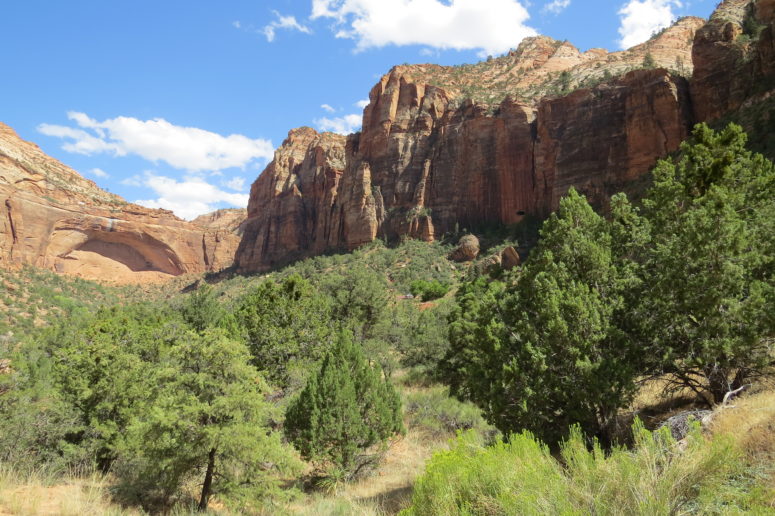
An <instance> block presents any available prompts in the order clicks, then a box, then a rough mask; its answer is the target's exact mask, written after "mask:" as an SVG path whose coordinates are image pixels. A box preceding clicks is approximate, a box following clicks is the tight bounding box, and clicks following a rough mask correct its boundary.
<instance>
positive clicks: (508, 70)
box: [236, 0, 775, 272]
mask: <svg viewBox="0 0 775 516" xmlns="http://www.w3.org/2000/svg"><path fill="white" fill-rule="evenodd" d="M772 2H775V0H760V1H759V2H758V4H757V9H760V11H761V12H760V13H759V18H758V19H759V20H760V21H761V20H763V19H764V18H763V16H764V15H763V14H761V13H764V12H770V16H771V11H772V9H770V8H769V7H767V6H768V5H769V4H770V3H772ZM741 3H742V4H747V2H740V1H739V0H728V1H727V2H725V3H724V4H722V6H721V8H720V10H723V9H725V8H726V9H731V10H732V11H734V10H735V9H736V8H738V7H739V5H738V4H741ZM768 9H769V10H768ZM717 14H718V13H717ZM715 17H716V15H714V19H715ZM769 19H771V17H770V18H769ZM714 23H716V25H718V22H714V21H713V20H711V22H710V24H709V25H708V26H705V27H704V25H705V22H704V21H702V20H699V19H696V18H686V19H683V20H681V21H679V22H678V23H677V24H676V25H674V26H673V27H672V28H670V29H668V30H666V31H664V32H663V33H662V34H660V35H659V36H657V37H655V38H653V39H652V40H651V41H649V42H647V43H644V44H642V45H639V46H637V47H634V48H633V49H630V50H627V51H624V52H617V53H612V54H608V53H607V52H605V51H604V50H599V49H597V50H594V49H593V50H590V51H588V52H585V53H581V52H579V51H578V50H576V49H575V48H574V47H572V46H571V45H569V44H568V43H561V42H555V41H553V40H551V39H549V38H545V37H538V38H530V39H528V40H525V42H523V44H522V45H520V47H519V48H518V49H517V50H515V51H514V52H512V53H510V54H509V55H508V56H504V57H502V58H497V59H493V60H490V61H487V62H484V63H480V64H478V65H470V66H463V67H440V66H436V65H418V66H400V67H396V68H394V69H393V70H392V71H391V72H390V73H389V74H387V75H386V76H384V77H383V78H382V79H381V80H380V82H379V83H378V84H377V85H376V86H375V87H374V88H373V89H372V91H371V93H370V103H369V105H368V106H367V107H366V109H365V110H364V116H363V127H362V131H361V133H358V134H355V135H350V136H349V137H348V138H347V139H345V138H344V137H337V136H335V135H331V134H317V133H316V132H315V131H313V130H312V129H309V128H304V129H299V130H295V131H291V133H290V135H289V137H288V139H287V140H286V141H285V142H284V143H283V145H282V146H281V147H280V149H278V151H277V154H276V156H275V161H274V162H273V163H272V164H270V165H269V167H268V168H267V169H266V170H265V171H264V172H263V173H262V175H261V176H260V177H259V178H258V180H257V181H256V182H255V183H254V185H253V189H252V192H251V198H250V204H249V213H248V220H247V222H246V224H245V235H244V238H243V240H242V242H241V244H240V248H239V250H238V252H237V256H236V263H237V265H238V269H239V270H241V271H243V272H253V271H262V270H266V269H268V268H270V267H272V266H274V265H277V264H280V263H282V262H284V261H288V260H291V259H294V258H298V257H302V256H309V255H314V254H317V253H320V252H322V251H324V250H325V249H352V248H354V247H357V246H358V245H361V244H363V243H365V242H369V241H371V240H373V239H374V238H377V237H379V238H388V239H390V238H394V237H396V236H399V235H411V236H413V237H417V238H423V239H425V240H432V239H433V238H434V237H435V236H436V235H440V234H442V233H444V232H447V231H450V230H452V229H454V228H455V226H456V225H458V226H459V227H471V226H472V225H476V224H480V223H486V222H501V223H513V222H517V221H519V220H520V219H521V218H522V217H523V216H525V215H526V214H531V215H536V216H539V217H543V216H546V215H547V214H548V213H549V212H551V211H552V210H553V209H555V208H556V207H557V205H558V203H559V199H560V198H561V197H562V195H564V194H565V193H566V192H567V190H568V188H570V187H571V186H574V187H576V188H577V189H579V190H581V191H582V192H584V193H585V194H586V195H587V196H588V197H589V198H590V199H591V200H592V201H593V202H594V203H596V204H597V205H604V204H605V203H606V201H607V199H608V197H609V196H610V195H612V194H613V193H616V192H618V191H622V190H624V191H633V190H636V189H638V188H640V185H641V184H642V181H639V179H641V178H643V177H644V176H645V175H646V174H647V173H648V171H649V170H650V168H651V167H652V166H653V165H654V164H655V162H656V160H657V159H658V158H660V157H663V156H665V155H667V154H668V153H670V152H672V151H675V150H677V149H678V147H679V145H680V143H681V141H682V140H684V139H685V138H686V137H687V136H688V134H689V131H690V129H691V127H692V125H693V124H694V123H695V121H701V120H706V119H709V118H712V113H709V112H708V111H709V110H712V109H717V110H718V112H719V113H724V112H726V111H728V110H729V109H732V108H734V106H735V105H736V104H735V103H739V102H745V99H746V98H748V97H749V96H750V94H749V93H748V91H747V90H741V89H740V88H741V87H740V86H739V85H738V83H740V81H737V80H736V79H734V78H730V77H726V78H724V80H721V77H722V74H719V73H717V71H716V70H715V67H716V64H715V63H716V61H718V60H722V62H724V63H726V64H725V66H729V67H731V66H732V63H731V62H732V58H728V56H727V53H728V52H730V50H729V48H727V47H729V45H726V46H725V45H724V44H719V41H720V40H719V38H722V39H723V38H724V37H726V36H725V34H726V29H723V27H722V29H723V30H721V29H718V28H716V29H713V28H709V27H711V26H714V25H713V24H714ZM740 23H742V21H741V22H740ZM740 23H738V25H740ZM698 29H699V33H698V34H697V38H696V39H697V42H698V43H697V44H695V45H694V48H692V47H693V46H692V42H693V41H694V39H695V32H697V31H698ZM767 30H769V29H766V30H765V31H764V32H763V33H762V36H761V39H760V41H759V42H758V43H755V44H751V45H750V46H751V47H756V48H757V49H759V50H757V52H758V53H757V54H756V55H757V56H761V57H757V58H756V59H758V60H759V64H756V65H750V66H749V65H745V66H749V68H747V69H750V72H749V75H748V77H749V79H747V80H757V78H758V77H760V76H762V74H765V73H770V72H771V70H772V59H771V58H770V57H769V56H768V55H766V51H765V50H763V49H760V47H762V46H766V44H765V43H762V41H764V40H767V38H770V41H771V37H770V36H769V34H771V33H768V32H767ZM733 43H734V38H733ZM738 43H739V42H738ZM698 45H700V46H701V47H702V48H698ZM770 48H771V43H770ZM733 50H734V49H733ZM747 52H748V53H746V54H745V55H747V56H750V55H751V53H750V50H749V51H747ZM692 56H694V61H693V58H692ZM722 58H723V59H722ZM646 60H653V61H654V62H655V63H656V64H657V65H658V66H660V67H661V68H659V69H651V70H645V69H640V70H633V71H627V70H631V69H632V68H637V67H640V66H641V65H642V63H643V62H644V61H646ZM743 61H745V60H743ZM735 63H737V64H735V66H738V67H739V66H741V65H740V64H739V62H738V61H735ZM732 69H735V68H727V70H732ZM692 70H694V77H695V79H694V80H693V82H692V86H691V89H690V86H689V83H688V82H687V80H686V79H685V78H684V76H687V75H690V74H691V73H692ZM725 73H727V75H729V73H728V71H727V72H725ZM736 81H737V82H736ZM579 86H581V87H580V88H578V89H576V88H577V87H579ZM583 86H587V87H583ZM572 90H575V91H572ZM563 91H572V93H569V94H564V95H563V94H562V92H563ZM736 92H739V93H736ZM730 95H733V96H734V97H735V98H736V99H737V100H734V101H730V102H729V103H727V104H725V103H724V102H726V100H727V99H728V98H729V97H730ZM696 99H703V100H702V102H704V103H711V104H713V106H719V107H718V108H716V107H710V106H698V105H697V100H696ZM721 100H724V102H722V101H721ZM738 105H739V104H738Z"/></svg>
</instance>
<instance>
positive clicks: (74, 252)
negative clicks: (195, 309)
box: [0, 123, 239, 283]
mask: <svg viewBox="0 0 775 516" xmlns="http://www.w3.org/2000/svg"><path fill="white" fill-rule="evenodd" d="M238 243H239V237H238V236H237V235H236V234H234V233H233V232H232V231H231V229H230V228H224V229H218V228H214V229H207V228H206V227H203V226H200V225H197V224H193V223H189V222H185V221H183V220H181V219H178V218H177V217H175V216H174V215H173V214H172V212H169V211H166V210H154V209H148V208H144V207H141V206H137V205H134V204H129V203H127V202H126V201H124V200H123V199H121V198H120V197H118V196H116V195H113V194H110V193H108V192H105V191H104V190H101V189H100V188H98V187H97V185H96V184H94V183H93V182H92V181H89V180H87V179H84V178H83V177H81V176H80V175H79V174H78V173H77V172H75V171H74V170H72V169H70V168H68V167H67V166H65V165H63V164H62V163H60V162H59V161H57V160H55V159H53V158H51V157H49V156H47V155H46V154H44V153H43V152H42V151H41V150H40V149H39V148H38V147H37V146H36V145H34V144H32V143H29V142H26V141H24V140H22V139H20V138H19V137H18V135H17V134H16V133H15V132H14V131H13V130H12V129H11V128H10V127H8V126H6V125H4V124H2V123H0V266H3V267H16V266H21V265H34V266H37V267H43V268H48V269H52V270H55V271H58V272H61V273H65V274H73V275H78V276H81V277H85V278H89V279H100V280H109V281H116V282H122V283H127V282H147V281H159V280H163V279H166V278H169V277H170V276H176V275H179V274H183V273H190V272H205V271H211V270H218V269H221V268H224V267H228V266H230V265H231V263H232V261H233V257H234V251H235V249H236V247H237V245H238Z"/></svg>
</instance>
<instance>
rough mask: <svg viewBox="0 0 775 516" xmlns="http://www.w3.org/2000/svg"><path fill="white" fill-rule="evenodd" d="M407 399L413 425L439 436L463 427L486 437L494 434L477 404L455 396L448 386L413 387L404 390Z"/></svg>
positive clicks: (407, 409) (408, 422) (409, 417)
mask: <svg viewBox="0 0 775 516" xmlns="http://www.w3.org/2000/svg"><path fill="white" fill-rule="evenodd" d="M403 399H404V411H405V413H406V417H407V424H408V425H409V427H410V428H417V429H419V430H421V431H426V432H430V433H431V434H434V435H438V436H442V435H448V434H450V433H455V432H457V431H461V430H474V431H476V432H477V433H479V434H482V435H483V436H484V435H485V434H488V435H489V434H493V433H494V428H493V427H491V426H490V425H488V424H487V422H486V421H485V420H484V418H483V417H482V411H481V410H480V409H479V408H478V407H477V406H476V405H474V404H473V403H470V402H463V401H460V400H458V399H456V398H453V397H451V396H450V395H449V389H448V388H447V387H444V386H441V385H433V386H431V387H428V388H421V389H411V390H408V391H405V392H404V395H403Z"/></svg>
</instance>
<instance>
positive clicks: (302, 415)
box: [285, 331, 404, 477]
mask: <svg viewBox="0 0 775 516" xmlns="http://www.w3.org/2000/svg"><path fill="white" fill-rule="evenodd" d="M403 430H404V427H403V422H402V416H401V400H400V398H399V396H398V394H397V393H396V391H395V389H394V388H393V386H392V384H390V383H389V381H388V380H387V379H386V378H384V377H383V375H382V371H381V369H380V368H379V366H377V365H373V364H370V363H369V362H368V361H367V360H366V358H365V357H364V355H363V351H362V350H361V349H360V346H359V345H358V344H356V343H355V342H353V338H352V335H351V334H350V333H349V332H347V331H343V332H341V333H340V334H339V336H338V339H337V341H336V344H335V345H334V347H333V349H331V351H330V352H329V353H328V354H327V355H326V357H325V358H324V359H323V362H322V363H321V365H320V369H319V370H318V371H317V373H316V374H314V375H313V376H312V377H311V378H310V379H309V381H308V382H307V385H306V386H305V387H304V390H303V391H302V392H301V394H300V395H299V397H298V398H296V399H295V400H294V401H293V402H292V403H291V404H290V406H289V407H288V410H287V412H286V420H285V433H286V435H287V437H288V439H289V440H290V441H291V442H292V443H293V444H294V446H295V447H296V448H297V449H298V450H299V451H300V452H301V455H302V457H304V458H305V459H307V460H309V461H312V462H313V463H314V464H316V465H317V466H318V467H319V468H321V469H324V470H327V471H328V472H329V473H332V472H335V471H336V470H339V472H341V473H342V474H343V475H344V476H347V477H352V476H354V475H355V474H357V473H358V470H359V469H360V468H361V467H362V466H364V465H365V464H366V463H368V461H369V459H370V457H369V456H367V455H366V452H367V450H368V449H369V448H371V447H372V446H374V445H377V444H380V443H383V442H384V441H385V440H386V439H388V438H389V437H391V436H392V435H395V434H397V433H401V432H403Z"/></svg>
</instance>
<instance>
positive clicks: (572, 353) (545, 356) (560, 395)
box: [446, 189, 638, 443]
mask: <svg viewBox="0 0 775 516" xmlns="http://www.w3.org/2000/svg"><path fill="white" fill-rule="evenodd" d="M620 203H625V204H626V201H624V200H621V199H620ZM622 211H624V212H626V210H622ZM613 248H614V245H613V240H612V236H611V228H610V225H609V223H607V222H606V221H605V219H603V218H602V217H600V216H599V215H597V214H595V212H594V211H593V210H592V208H591V207H590V206H589V204H588V203H587V202H586V200H585V199H584V198H583V197H582V196H580V195H579V194H578V193H576V191H575V190H573V189H571V191H570V192H569V193H568V195H567V197H565V198H563V199H562V200H561V201H560V208H559V210H558V211H557V213H555V214H553V215H552V216H551V217H550V218H549V219H548V220H547V221H546V222H545V223H544V226H543V228H542V230H541V242H540V244H539V246H538V248H537V249H536V250H535V251H534V252H533V255H532V256H531V258H530V261H528V262H527V263H526V265H525V266H524V268H523V270H522V272H521V274H519V275H518V277H517V278H516V279H513V280H512V281H509V282H507V283H506V286H505V290H504V291H503V292H502V293H498V289H499V287H497V286H496V287H486V288H485V287H483V286H481V285H480V286H478V287H475V288H474V290H473V291H474V292H475V291H476V290H477V289H479V290H481V289H483V288H484V289H485V290H484V291H485V292H487V291H488V290H489V293H488V298H486V299H485V303H483V304H481V305H479V302H478V301H476V300H473V299H471V298H470V292H466V291H463V299H462V310H466V309H467V308H469V306H468V305H471V304H473V305H474V307H475V308H474V310H473V313H472V314H468V315H466V316H464V317H463V318H462V319H458V320H455V321H453V323H452V327H451V332H450V337H451V340H452V348H451V351H450V354H449V355H448V357H447V359H446V364H448V366H447V367H449V368H450V369H451V371H450V374H449V379H450V381H451V382H452V390H453V392H455V393H456V394H458V395H460V396H462V397H464V398H469V399H471V400H472V401H474V402H475V403H476V404H477V405H479V406H480V407H481V408H482V409H483V411H484V413H485V415H486V417H487V418H488V419H489V421H490V422H491V423H493V424H495V426H496V427H498V428H499V429H500V430H501V431H502V432H504V433H511V432H514V431H519V430H523V429H527V430H530V431H532V432H534V433H535V434H536V435H537V436H539V437H541V438H542V439H544V440H546V441H547V442H551V443H556V442H558V441H559V440H560V439H561V438H562V437H563V436H564V433H565V432H566V431H567V428H568V427H569V426H570V425H571V424H574V423H578V424H580V425H581V426H582V428H583V429H584V430H585V431H587V432H588V433H589V434H592V435H597V436H599V437H600V438H601V439H602V440H603V441H604V442H609V443H610V437H611V434H612V432H613V430H614V423H615V416H616V413H617V411H618V410H619V408H621V407H622V406H623V405H625V404H626V403H627V402H628V401H629V399H630V398H631V396H632V394H633V393H634V392H635V381H634V380H635V376H636V374H637V371H638V370H637V364H638V360H637V358H638V352H637V350H636V349H634V347H633V345H632V342H631V341H630V340H629V339H628V338H627V335H626V334H625V332H624V331H623V330H622V328H621V327H620V326H619V324H618V321H619V320H620V318H621V315H622V314H623V312H624V311H625V309H626V306H625V304H624V296H623V292H624V291H625V290H626V289H628V288H631V287H632V286H633V285H634V284H635V283H636V282H637V279H636V278H635V277H634V274H633V270H632V269H631V268H629V267H626V266H624V265H623V264H622V263H620V261H619V259H618V258H617V257H616V256H615V255H614V253H613ZM466 296H469V297H468V298H466ZM477 305H479V306H477Z"/></svg>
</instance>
